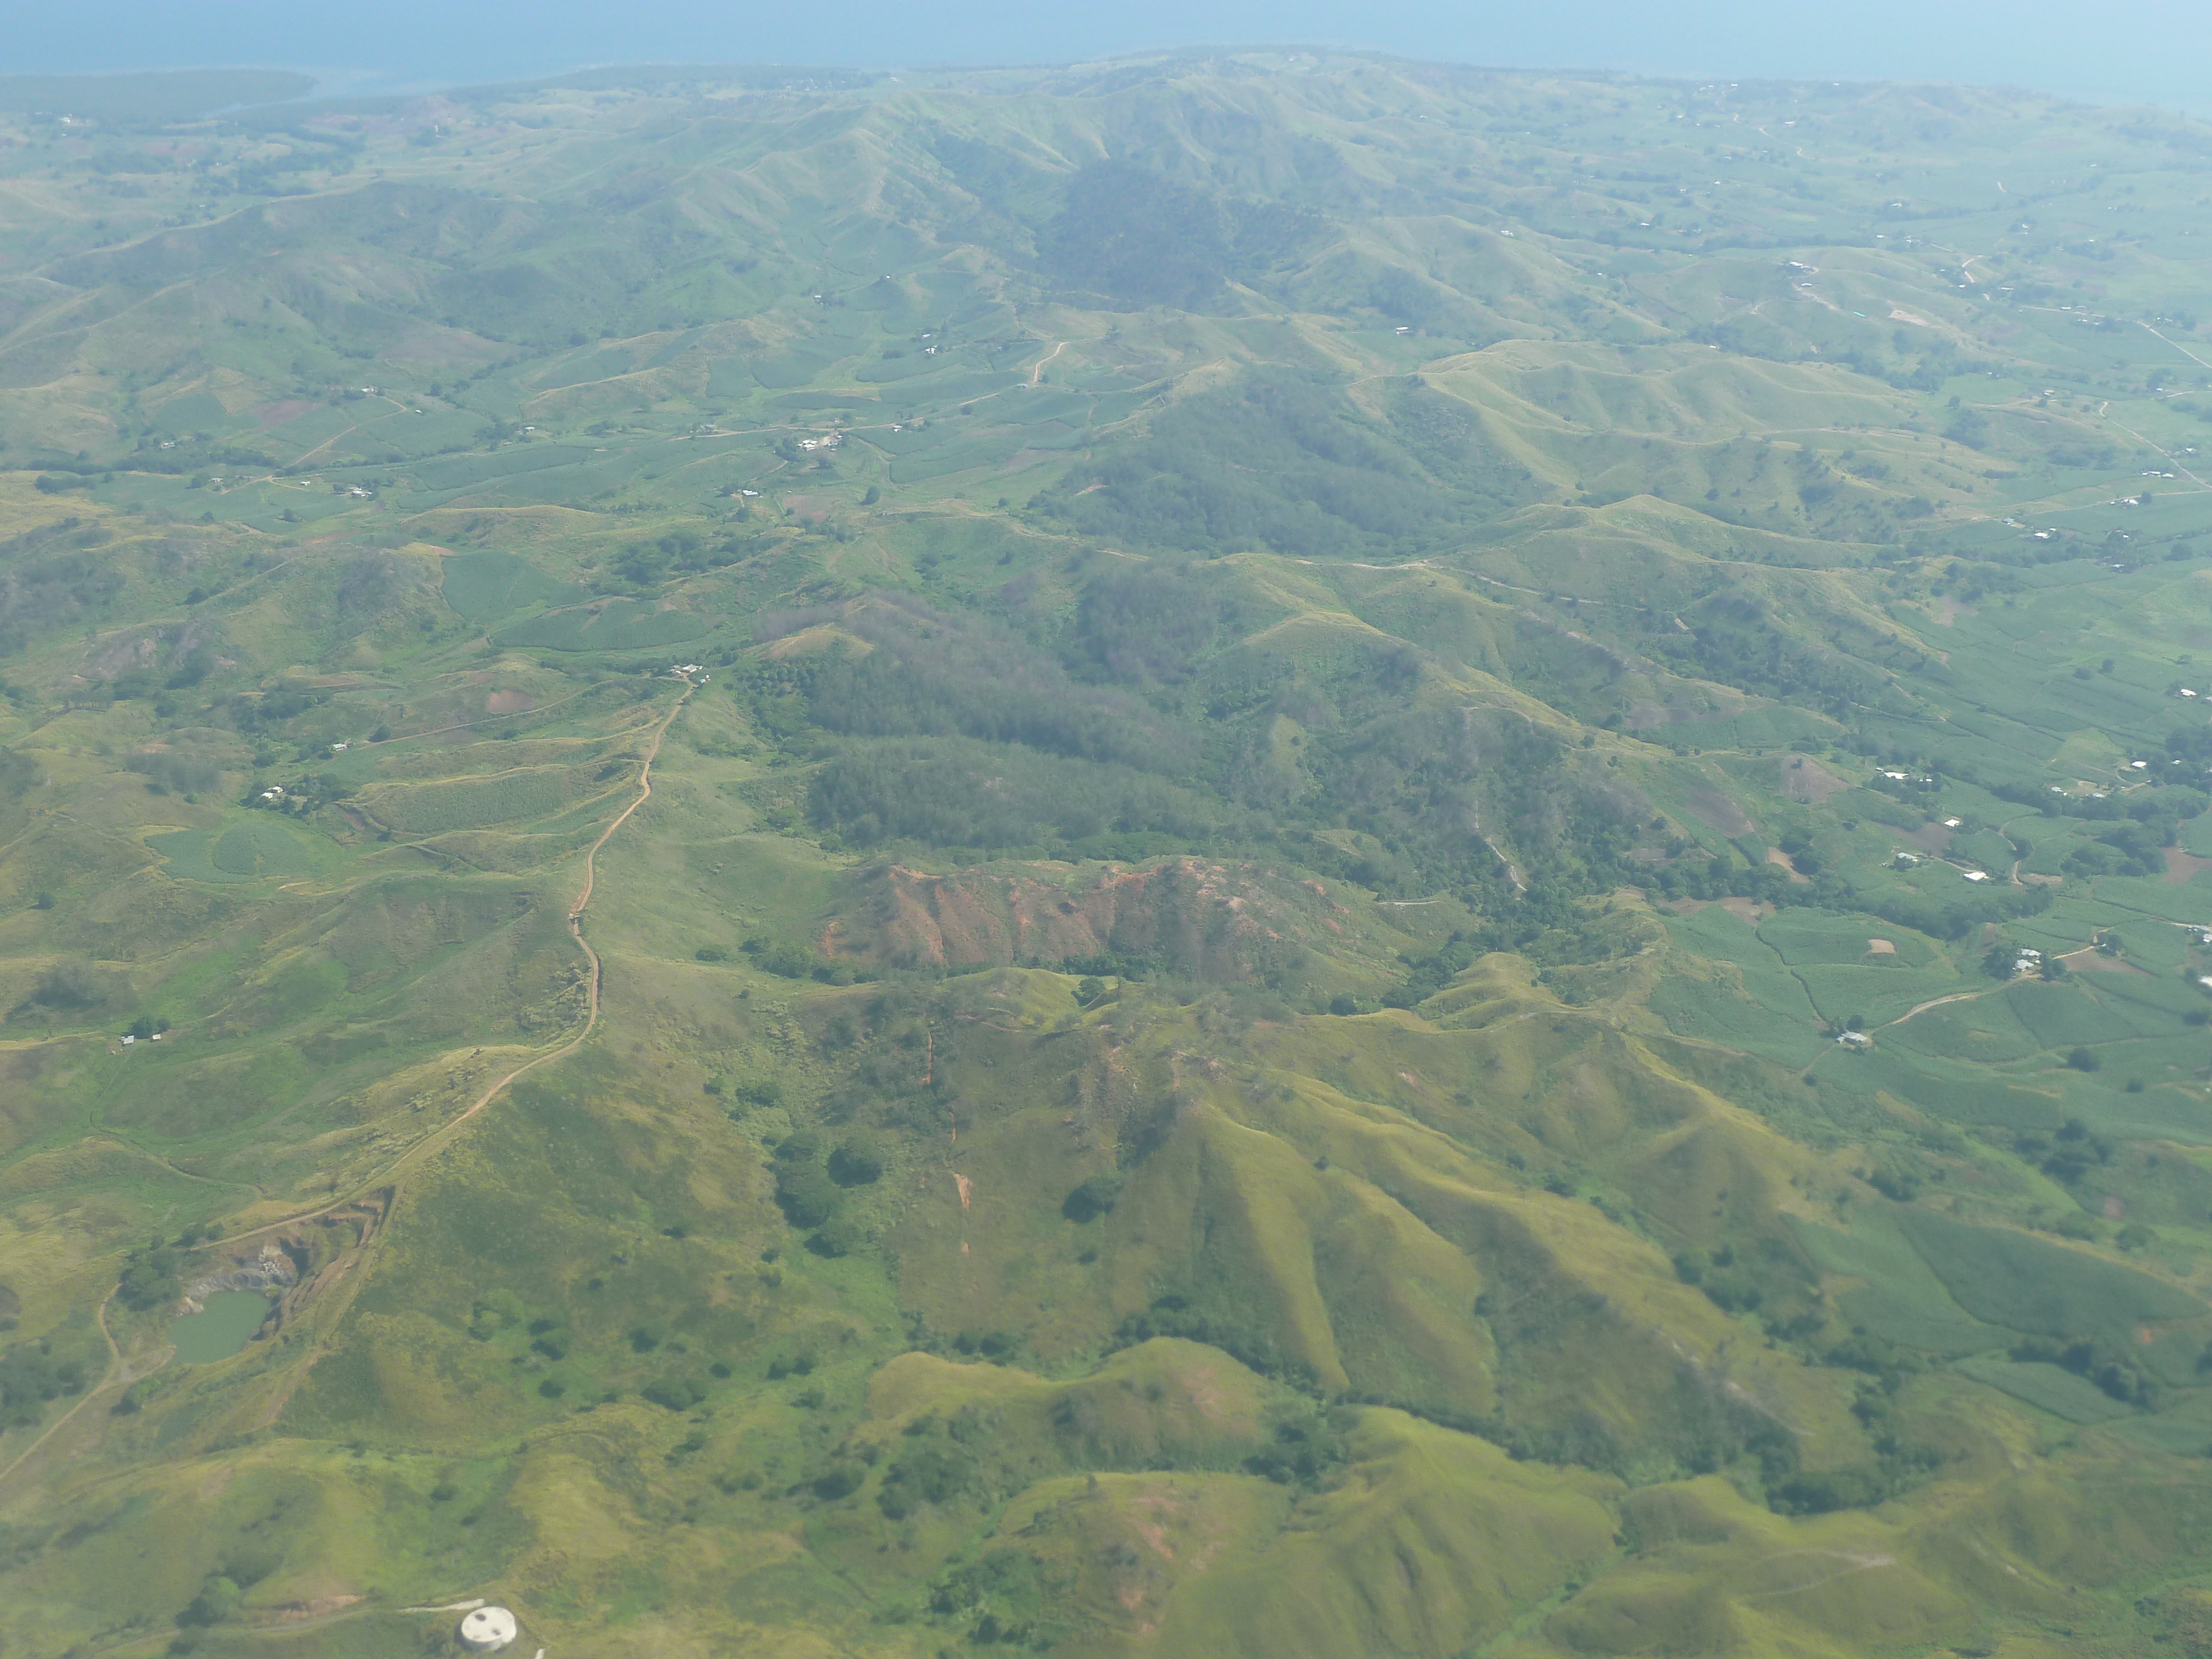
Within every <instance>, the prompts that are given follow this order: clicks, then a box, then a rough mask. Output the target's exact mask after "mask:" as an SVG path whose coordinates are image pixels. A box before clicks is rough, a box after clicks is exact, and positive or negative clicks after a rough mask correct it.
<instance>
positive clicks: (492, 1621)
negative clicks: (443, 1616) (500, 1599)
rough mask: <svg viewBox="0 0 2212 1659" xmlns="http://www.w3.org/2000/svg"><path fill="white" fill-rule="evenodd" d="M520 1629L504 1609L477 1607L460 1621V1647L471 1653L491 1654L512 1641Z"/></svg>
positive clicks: (510, 1614) (512, 1616)
mask: <svg viewBox="0 0 2212 1659" xmlns="http://www.w3.org/2000/svg"><path fill="white" fill-rule="evenodd" d="M519 1628H520V1627H519V1626H517V1625H516V1624H515V1622H514V1615H513V1613H509V1612H508V1611H507V1609H506V1608H505V1607H478V1608H477V1610H476V1611H475V1612H474V1613H471V1614H469V1616H468V1617H467V1618H465V1619H464V1620H461V1630H460V1637H461V1645H462V1646H463V1647H465V1648H466V1649H468V1650H469V1651H470V1652H471V1653H492V1652H495V1651H496V1650H499V1649H501V1648H503V1647H505V1646H506V1645H507V1644H508V1643H509V1642H512V1641H513V1640H514V1638H515V1634H516V1632H517V1631H518V1629H519Z"/></svg>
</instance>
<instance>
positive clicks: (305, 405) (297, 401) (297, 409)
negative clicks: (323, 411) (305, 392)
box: [253, 398, 322, 426]
mask: <svg viewBox="0 0 2212 1659" xmlns="http://www.w3.org/2000/svg"><path fill="white" fill-rule="evenodd" d="M321 407H322V405H321V404H319V403H315V402H313V401H312V400H311V399H309V398H284V399H283V401H281V402H279V403H273V404H262V405H261V406H260V407H259V408H258V409H257V410H254V411H253V418H254V419H255V420H257V421H258V422H261V424H262V425H264V426H282V425H283V424H284V422H287V421H296V420H298V419H299V418H300V416H302V415H305V414H306V413H307V411H308V410H312V409H320V408H321Z"/></svg>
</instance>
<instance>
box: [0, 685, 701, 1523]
mask: <svg viewBox="0 0 2212 1659" xmlns="http://www.w3.org/2000/svg"><path fill="white" fill-rule="evenodd" d="M681 678H683V680H684V695H683V696H680V697H678V698H677V700H676V702H675V704H674V706H673V707H672V708H670V709H669V711H668V713H667V714H665V715H664V716H663V717H662V718H661V721H660V724H659V725H658V726H655V727H653V737H652V738H651V740H650V741H649V742H648V743H647V744H646V750H645V763H644V764H643V765H642V766H641V767H640V768H639V769H638V775H637V784H638V791H637V799H635V800H634V801H632V802H631V803H630V804H629V805H628V806H626V807H624V808H623V811H622V815H621V816H620V817H617V818H616V819H615V821H614V822H613V823H611V824H609V825H608V826H607V827H606V828H605V829H603V830H601V831H600V832H599V839H598V840H597V841H595V842H592V846H591V850H590V851H589V852H587V853H586V854H584V885H583V888H582V890H580V891H579V892H578V893H577V895H576V898H575V902H574V903H573V904H571V905H570V906H569V907H568V932H569V934H570V936H571V937H572V938H574V939H575V941H576V945H577V947H578V948H579V949H580V950H581V951H583V953H584V958H585V960H586V963H588V964H589V967H590V977H589V979H588V981H587V994H586V1003H585V1012H584V1024H583V1026H582V1028H581V1029H580V1030H578V1031H577V1033H576V1034H575V1035H574V1036H572V1037H570V1038H569V1039H568V1041H567V1042H563V1043H562V1044H561V1045H560V1046H559V1047H557V1048H549V1049H547V1050H546V1051H545V1052H544V1054H538V1055H536V1056H534V1057H533V1058H532V1059H530V1060H525V1061H524V1062H523V1063H522V1064H521V1065H520V1066H516V1067H515V1068H514V1069H513V1071H511V1072H509V1073H507V1074H506V1075H505V1076H504V1077H502V1078H501V1079H499V1080H498V1081H497V1082H495V1083H494V1084H492V1085H491V1086H490V1087H489V1088H487V1089H486V1090H485V1091H483V1093H482V1094H481V1095H479V1096H477V1098H476V1100H475V1102H474V1103H472V1104H471V1106H470V1107H469V1109H467V1110H466V1111H465V1112H463V1113H462V1114H461V1115H459V1117H456V1118H455V1119H454V1120H453V1121H452V1122H450V1123H448V1124H447V1125H446V1126H445V1127H443V1128H442V1129H440V1130H437V1131H436V1132H435V1133H432V1134H429V1135H427V1136H425V1137H424V1138H423V1139H421V1140H418V1141H416V1143H415V1145H414V1146H410V1147H409V1148H408V1149H407V1150H406V1151H405V1152H402V1153H401V1154H400V1155H399V1156H398V1158H395V1159H394V1160H393V1161H392V1163H391V1164H389V1165H387V1166H386V1168H385V1169H384V1170H382V1171H381V1172H380V1173H379V1174H378V1175H376V1176H374V1177H372V1178H371V1179H369V1180H368V1181H366V1182H360V1183H357V1184H356V1186H355V1187H354V1188H353V1189H352V1190H351V1191H350V1192H349V1193H348V1194H346V1195H345V1196H344V1197H343V1198H341V1199H339V1200H337V1201H335V1202H333V1203H329V1204H324V1205H319V1206H317V1207H316V1208H314V1209H313V1210H307V1211H303V1212H301V1213H299V1214H297V1215H291V1216H286V1217H284V1218H283V1219H281V1220H277V1221H270V1222H264V1224H263V1225H260V1226H258V1227H255V1228H253V1229H252V1230H250V1231H246V1232H242V1233H232V1234H230V1235H228V1237H223V1238H220V1239H210V1240H209V1241H208V1242H207V1243H204V1244H201V1245H198V1246H196V1247H194V1248H196V1249H215V1248H218V1247H233V1246H235V1245H238V1244H240V1243H243V1242H244V1241H246V1240H247V1239H250V1238H258V1237H260V1236H261V1235H262V1234H264V1233H273V1232H278V1231H283V1229H285V1228H288V1227H296V1226H299V1225H301V1224H302V1223H304V1222H309V1221H313V1220H315V1219H316V1218H319V1217H321V1216H325V1215H329V1214H330V1213H331V1212H333V1211H337V1210H342V1209H344V1208H345V1207H347V1206H349V1205H351V1204H355V1203H358V1202H359V1201H360V1200H361V1199H362V1196H363V1195H364V1194H368V1193H370V1192H373V1191H374V1190H375V1189H376V1188H380V1187H389V1186H392V1185H394V1184H395V1183H396V1182H398V1179H399V1177H400V1176H402V1175H404V1173H405V1172H406V1171H407V1170H409V1169H410V1167H412V1166H414V1165H416V1164H420V1163H422V1161H423V1160H424V1159H425V1158H429V1157H431V1156H433V1155H435V1153H436V1152H439V1151H440V1150H441V1148H443V1147H445V1146H447V1145H448V1144H449V1143H451V1141H452V1140H453V1138H454V1136H455V1135H457V1134H459V1133H460V1131H461V1129H462V1127H463V1126H465V1124H466V1123H467V1122H468V1121H469V1120H470V1119H471V1118H472V1117H474V1116H475V1115H477V1113H478V1112H481V1111H482V1110H483V1109H484V1108H485V1107H487V1106H489V1105H490V1104H491V1103H492V1102H493V1101H495V1100H496V1099H498V1098H499V1096H500V1094H501V1091H504V1090H505V1089H506V1088H507V1086H508V1085H510V1084H512V1083H513V1081H514V1080H515V1079H517V1078H520V1077H522V1076H524V1075H525V1074H526V1073H530V1072H534V1071H536V1070H537V1069H538V1067H539V1066H548V1065H550V1064H551V1063H552V1062H553V1061H555V1060H562V1059H565V1058H567V1057H568V1055H570V1054H574V1053H575V1052H576V1050H577V1049H579V1048H582V1047H583V1046H584V1044H585V1042H586V1041H588V1040H589V1039H590V1037H591V1035H592V1031H593V1030H596V1029H598V1026H599V983H600V979H601V976H602V975H603V973H604V971H605V969H604V967H603V965H602V964H601V963H600V961H599V952H598V951H594V950H593V949H592V946H591V942H590V941H589V940H588V939H586V938H585V937H584V911H585V909H586V907H587V906H589V905H590V903H591V902H592V892H593V891H594V890H596V888H597V886H598V884H599V849H600V848H604V847H605V845H606V844H607V842H608V840H609V838H610V837H611V836H613V834H614V833H615V831H616V830H617V829H621V828H622V827H623V824H625V823H629V818H630V815H631V814H632V813H634V812H635V811H637V809H638V808H639V807H641V806H642V805H645V804H646V802H647V801H648V800H650V799H652V798H653V762H654V761H655V760H656V759H658V758H659V754H660V744H661V740H662V739H663V738H665V737H666V736H667V735H668V728H669V727H670V726H672V725H674V724H675V723H676V717H677V716H678V714H682V713H683V712H684V704H685V703H686V702H690V697H691V694H692V693H693V692H694V691H696V690H698V689H699V687H698V685H697V684H696V683H695V682H694V681H693V680H692V679H691V678H690V677H689V676H688V675H687V676H683V677H681ZM181 1173H183V1172H182V1171H181V1170H180V1171H179V1174H181ZM113 1296H114V1292H113V1291H109V1292H108V1294H107V1295H106V1296H105V1297H101V1298H100V1306H99V1309H98V1310H96V1312H95V1314H94V1322H96V1323H97V1324H98V1325H99V1327H100V1336H101V1338H102V1340H105V1341H106V1344H107V1369H106V1371H105V1372H104V1373H103V1374H102V1375H101V1376H100V1381H99V1382H98V1383H94V1385H93V1386H92V1387H91V1388H89V1389H87V1390H85V1395H84V1398H83V1399H82V1400H80V1401H77V1403H76V1405H75V1406H72V1407H70V1409H69V1410H68V1411H67V1412H66V1413H64V1414H63V1415H62V1416H61V1417H59V1418H58V1419H55V1421H54V1422H53V1424H52V1425H51V1426H49V1427H48V1428H47V1430H46V1432H45V1433H44V1434H41V1435H40V1437H38V1438H37V1439H36V1440H34V1441H33V1442H32V1443H30V1444H29V1445H28V1446H27V1447H25V1448H24V1449H23V1450H22V1451H21V1452H20V1453H18V1454H17V1455H16V1456H15V1460H14V1461H13V1462H10V1463H9V1465H8V1467H7V1468H4V1469H0V1487H4V1486H5V1485H6V1483H7V1481H8V1480H9V1477H11V1476H12V1475H13V1474H15V1471H16V1470H17V1469H19V1468H22V1467H23V1465H24V1464H25V1463H26V1462H28V1461H29V1460H30V1458H31V1457H32V1456H33V1455H34V1454H35V1453H36V1452H38V1451H39V1450H40V1448H42V1447H44V1446H46V1444H47V1443H50V1442H51V1441H52V1439H53V1438H54V1437H55V1436H56V1435H58V1434H59V1433H60V1432H61V1431H63V1430H64V1428H66V1427H68V1426H69V1425H70V1423H71V1422H73V1421H74V1420H75V1419H76V1416H77V1414H78V1413H81V1412H82V1411H83V1410H84V1409H85V1408H86V1407H88V1406H90V1405H91V1404H92V1403H93V1402H94V1400H95V1399H98V1398H99V1397H100V1396H101V1395H105V1394H107V1393H109V1392H111V1391H112V1389H113V1388H114V1385H115V1384H116V1383H118V1382H120V1383H122V1385H123V1386H124V1387H125V1388H127V1387H129V1386H130V1384H131V1383H132V1382H134V1381H136V1380H137V1379H136V1378H135V1377H133V1376H131V1373H130V1370H129V1368H128V1366H127V1365H125V1363H124V1358H123V1351H122V1350H121V1349H120V1348H119V1347H118V1346H116V1342H115V1338H114V1337H113V1335H112V1334H110V1333H109V1331H108V1328H107V1304H108V1303H109V1301H110V1300H112V1297H113ZM155 1369H159V1367H156V1368H155Z"/></svg>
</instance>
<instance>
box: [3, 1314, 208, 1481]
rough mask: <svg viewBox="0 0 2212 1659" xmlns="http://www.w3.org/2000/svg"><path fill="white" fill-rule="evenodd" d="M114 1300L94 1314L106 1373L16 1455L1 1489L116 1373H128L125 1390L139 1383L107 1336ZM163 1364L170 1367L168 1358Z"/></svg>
mask: <svg viewBox="0 0 2212 1659" xmlns="http://www.w3.org/2000/svg"><path fill="white" fill-rule="evenodd" d="M114 1299H115V1292H114V1291H108V1293H107V1294H106V1296H103V1297H100V1305H99V1306H98V1307H97V1308H94V1310H92V1322H93V1323H94V1324H95V1325H97V1326H99V1327H100V1340H102V1341H103V1342H105V1343H106V1344H107V1369H106V1370H104V1371H102V1372H101V1373H100V1381H99V1382H97V1383H94V1384H93V1385H92V1386H91V1387H90V1388H88V1389H86V1390H85V1391H84V1398H83V1399H82V1400H80V1401H77V1402H76V1405H74V1406H71V1407H70V1408H69V1409H68V1410H67V1411H65V1412H64V1413H62V1414H61V1415H60V1416H59V1417H58V1418H56V1419H54V1420H53V1422H52V1424H50V1425H48V1426H47V1428H46V1432H45V1433H44V1434H42V1435H40V1437H38V1438H37V1439H36V1440H33V1442H32V1443H30V1444H29V1445H27V1446H26V1447H24V1448H23V1449H22V1450H21V1451H20V1452H18V1453H16V1454H15V1458H14V1459H13V1461H11V1462H9V1465H8V1467H7V1468H4V1469H0V1486H6V1485H7V1484H8V1479H9V1476H10V1475H12V1474H15V1471H16V1470H17V1469H20V1468H22V1467H23V1465H24V1464H26V1463H27V1462H30V1461H31V1457H32V1455H33V1453H35V1452H36V1451H37V1450H38V1449H40V1447H41V1446H43V1445H45V1444H46V1442H48V1441H49V1440H51V1439H52V1438H53V1437H55V1436H56V1435H58V1434H59V1433H60V1432H61V1431H63V1430H64V1429H65V1428H67V1427H68V1426H69V1425H70V1424H71V1423H72V1422H74V1421H75V1420H76V1414H77V1413H79V1412H81V1411H82V1410H83V1409H84V1408H85V1407H87V1406H89V1405H90V1404H92V1402H93V1401H94V1400H96V1399H98V1398H99V1396H100V1390H101V1389H105V1388H106V1387H107V1385H108V1384H109V1383H112V1382H114V1381H115V1380H116V1372H117V1371H118V1370H123V1371H125V1373H126V1374H125V1376H124V1377H123V1386H124V1387H125V1388H129V1387H130V1386H131V1383H135V1382H137V1378H136V1377H134V1376H130V1375H128V1374H127V1372H128V1368H127V1367H125V1365H124V1364H123V1350H122V1349H120V1348H118V1347H117V1346H115V1339H114V1338H113V1337H112V1336H111V1335H109V1334H108V1331H107V1304H109V1303H110V1302H112V1301H113V1300H114ZM162 1363H163V1364H167V1359H166V1358H164V1360H163V1362H162ZM154 1370H161V1366H160V1365H156V1366H155V1367H154ZM152 1374H153V1373H152V1372H151V1371H149V1372H148V1373H147V1375H149V1376H151V1375H152Z"/></svg>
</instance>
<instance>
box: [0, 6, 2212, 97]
mask: <svg viewBox="0 0 2212 1659" xmlns="http://www.w3.org/2000/svg"><path fill="white" fill-rule="evenodd" d="M0 39H4V40H6V43H7V44H6V48H5V51H4V53H0V72H14V73H18V74H21V73H46V74H57V73H100V72H112V71H118V70H146V69H172V68H186V67H204V66H215V65H245V64H251V65H256V66H265V67H273V68H288V69H300V70H307V71H308V72H309V73H312V74H314V75H316V76H319V79H320V82H321V88H322V90H323V91H324V92H325V93H326V94H343V93H366V92H375V91H393V92H398V91H418V90H427V89H429V88H436V87H450V86H462V85H471V84H480V83H483V82H494V81H510V80H520V79H526V78H532V77H536V76H545V75H551V74H556V73H558V72H560V71H562V70H570V69H577V68H582V67H585V66H587V65H595V64H637V63H659V64H670V63H727V64H737V63H744V64H823V65H846V66H852V67H856V68H870V69H895V68H903V67H923V66H928V65H936V64H1045V63H1066V62H1069V61H1074V60H1080V59H1087V58H1102V57H1110V56H1114V55H1117V54H1121V53H1125V52H1141V51H1146V50H1150V49H1154V48H1159V47H1173V46H1200V45H1231V46H1234V45H1258V44H1297V45H1304V46H1340V47H1352V48H1356V49H1364V50H1369V51H1376V52H1389V53H1392V54H1395V55H1397V56H1401V57H1407V58H1426V59H1431V60H1435V61H1441V62H1452V63H1463V64H1487V65H1491V66H1494V67H1500V68H1524V67H1525V68H1571V69H1608V70H1629V71H1632V72H1636V73H1641V74H1650V75H1658V76H1694V77H1699V78H1705V77H1710V76H1718V77H1722V78H1725V79H1731V80H1735V79H1743V78H1746V77H1754V76H1787V77H1792V78H1806V79H1814V78H1819V79H1831V80H1942V81H1963V82H1976V83H1980V84H1996V85H2007V86H2021V87H2031V88H2036V89H2038V90H2042V91H2048V92H2056V93H2059V94H2063V95H2066V96H2069V97H2073V98H2077V99H2081V100H2085V101H2089V102H2095V103H2148V104H2154V105H2158V106H2163V107H2165V108H2168V109H2176V110H2186V111H2188V112H2191V113H2192V114H2199V115H2204V116H2208V117H2212V0H2107V3H2105V4H2101V5H2082V4H2079V3H2060V0H1933V3H1930V0H1512V3H1498V0H1460V3H1439V0H1114V3H1110V4H1097V3H1092V4H1090V5H1081V6H1077V5H1069V4H1066V3H1064V0H1062V3H1056V4H1055V3H1036V0H1021V3H1018V0H938V3H918V0H836V3H823V0H811V3H809V0H781V3H775V4H766V3H760V0H744V3H731V0H629V3H623V4H614V3H607V0H599V3H587V0H374V3H363V0H343V3H337V0H221V3H212V0H181V3H180V0H76V3H74V4H69V5H61V4H53V3H50V0H0Z"/></svg>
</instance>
